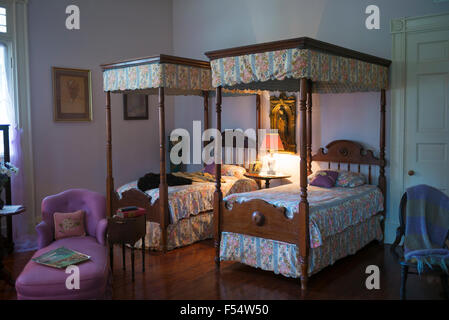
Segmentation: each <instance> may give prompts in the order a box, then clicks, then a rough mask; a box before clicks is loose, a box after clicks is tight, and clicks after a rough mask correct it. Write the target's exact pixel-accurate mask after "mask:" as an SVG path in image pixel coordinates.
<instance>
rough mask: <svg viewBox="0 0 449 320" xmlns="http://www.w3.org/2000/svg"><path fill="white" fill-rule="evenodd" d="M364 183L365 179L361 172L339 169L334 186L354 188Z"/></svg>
mask: <svg viewBox="0 0 449 320" xmlns="http://www.w3.org/2000/svg"><path fill="white" fill-rule="evenodd" d="M365 183H366V179H365V176H364V175H363V174H362V173H358V172H352V171H339V172H338V178H337V182H336V183H335V186H337V187H348V188H355V187H358V186H361V185H363V184H365Z"/></svg>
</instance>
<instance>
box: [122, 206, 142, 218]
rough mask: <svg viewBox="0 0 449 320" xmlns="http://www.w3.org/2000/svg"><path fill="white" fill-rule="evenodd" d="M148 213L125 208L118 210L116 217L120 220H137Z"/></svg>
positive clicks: (139, 209) (134, 208)
mask: <svg viewBox="0 0 449 320" xmlns="http://www.w3.org/2000/svg"><path fill="white" fill-rule="evenodd" d="M146 212H147V211H146V210H145V209H144V208H139V207H124V208H120V209H118V210H117V213H116V216H117V217H119V218H135V217H140V216H143V215H144V214H145V213H146Z"/></svg>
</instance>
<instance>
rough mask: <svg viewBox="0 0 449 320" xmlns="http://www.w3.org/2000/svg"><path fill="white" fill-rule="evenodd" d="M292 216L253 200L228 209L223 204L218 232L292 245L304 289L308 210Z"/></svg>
mask: <svg viewBox="0 0 449 320" xmlns="http://www.w3.org/2000/svg"><path fill="white" fill-rule="evenodd" d="M299 209H300V212H299V213H295V214H294V215H293V218H291V219H290V218H288V217H287V216H286V209H285V208H284V207H276V206H273V205H272V204H270V203H268V202H266V201H264V200H260V199H254V200H250V201H247V202H243V203H237V202H235V203H233V204H232V208H231V207H230V206H229V203H227V202H226V201H224V202H222V206H221V217H220V232H226V231H228V232H233V233H240V234H245V235H250V236H254V237H259V238H265V239H272V240H277V241H282V242H287V243H293V244H295V245H296V246H297V247H298V256H297V259H298V263H299V265H300V266H301V270H302V272H303V274H304V276H301V285H302V287H303V288H304V289H305V288H306V286H307V269H308V255H309V252H308V247H309V246H308V241H309V234H308V232H309V228H308V219H306V217H307V214H308V208H307V209H306V208H303V209H302V210H301V204H300V208H299Z"/></svg>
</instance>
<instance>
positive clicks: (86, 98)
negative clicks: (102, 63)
mask: <svg viewBox="0 0 449 320" xmlns="http://www.w3.org/2000/svg"><path fill="white" fill-rule="evenodd" d="M52 75H53V119H54V121H91V120H92V90H91V74H90V70H84V69H67V68H57V67H53V68H52Z"/></svg>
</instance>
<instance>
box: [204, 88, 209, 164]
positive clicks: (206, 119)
mask: <svg viewBox="0 0 449 320" xmlns="http://www.w3.org/2000/svg"><path fill="white" fill-rule="evenodd" d="M203 99H204V131H206V130H207V129H209V91H203ZM206 145H207V142H206V141H204V142H203V147H205V146H206ZM204 165H205V164H204Z"/></svg>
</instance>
